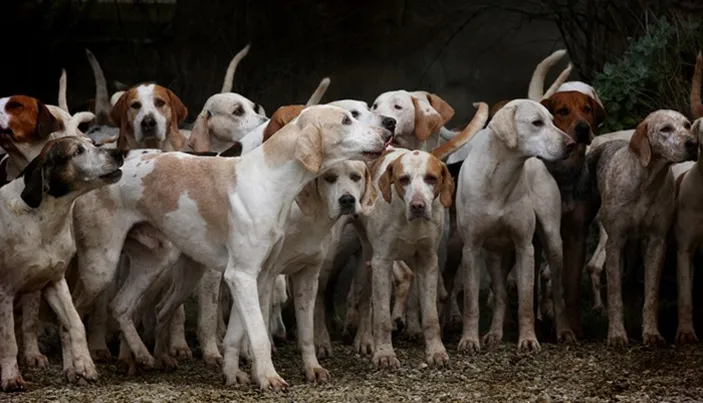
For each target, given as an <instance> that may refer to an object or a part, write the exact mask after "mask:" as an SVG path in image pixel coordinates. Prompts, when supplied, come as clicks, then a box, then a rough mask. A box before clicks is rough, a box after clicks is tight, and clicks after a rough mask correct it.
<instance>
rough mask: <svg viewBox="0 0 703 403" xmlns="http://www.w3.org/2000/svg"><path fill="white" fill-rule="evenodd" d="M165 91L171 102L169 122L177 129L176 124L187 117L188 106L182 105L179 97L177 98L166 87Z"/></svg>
mask: <svg viewBox="0 0 703 403" xmlns="http://www.w3.org/2000/svg"><path fill="white" fill-rule="evenodd" d="M166 93H167V94H168V98H169V101H170V103H171V123H172V124H173V126H174V128H175V129H176V130H178V124H179V123H181V122H183V121H184V120H185V118H187V117H188V108H186V106H185V105H183V102H182V101H181V99H180V98H178V96H176V94H174V93H173V91H171V90H169V89H168V88H166Z"/></svg>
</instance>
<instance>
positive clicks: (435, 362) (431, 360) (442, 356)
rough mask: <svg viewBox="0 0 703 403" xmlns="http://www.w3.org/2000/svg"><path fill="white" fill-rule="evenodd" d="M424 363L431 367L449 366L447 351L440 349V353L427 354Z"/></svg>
mask: <svg viewBox="0 0 703 403" xmlns="http://www.w3.org/2000/svg"><path fill="white" fill-rule="evenodd" d="M425 358H426V361H427V365H430V366H433V367H438V368H441V367H445V366H447V364H449V355H448V354H447V351H446V350H444V349H442V350H440V351H435V352H431V353H428V354H427V357H425Z"/></svg>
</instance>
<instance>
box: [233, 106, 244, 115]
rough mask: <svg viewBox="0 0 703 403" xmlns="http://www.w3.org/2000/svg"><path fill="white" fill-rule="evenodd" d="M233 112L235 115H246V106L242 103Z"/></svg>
mask: <svg viewBox="0 0 703 403" xmlns="http://www.w3.org/2000/svg"><path fill="white" fill-rule="evenodd" d="M232 114H233V115H235V116H242V115H244V108H242V105H239V106H238V107H237V108H236V109H235V110H234V111H232Z"/></svg>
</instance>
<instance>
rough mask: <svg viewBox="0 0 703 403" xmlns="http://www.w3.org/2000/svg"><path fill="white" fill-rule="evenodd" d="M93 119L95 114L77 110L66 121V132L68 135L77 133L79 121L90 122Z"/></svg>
mask: <svg viewBox="0 0 703 403" xmlns="http://www.w3.org/2000/svg"><path fill="white" fill-rule="evenodd" d="M93 119H95V115H93V113H91V112H78V113H76V114H75V115H73V116H71V120H69V121H68V123H66V131H65V132H66V134H67V135H69V136H76V135H77V134H78V125H80V124H81V123H86V122H90V121H91V120H93Z"/></svg>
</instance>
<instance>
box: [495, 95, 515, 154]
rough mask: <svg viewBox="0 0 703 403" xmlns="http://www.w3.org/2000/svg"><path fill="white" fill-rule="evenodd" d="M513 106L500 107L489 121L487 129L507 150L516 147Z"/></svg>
mask: <svg viewBox="0 0 703 403" xmlns="http://www.w3.org/2000/svg"><path fill="white" fill-rule="evenodd" d="M516 110H517V107H516V106H515V105H510V106H504V107H502V108H501V109H500V110H499V111H498V112H497V113H496V114H495V116H493V119H491V122H490V123H489V124H488V128H489V129H491V131H492V132H493V133H494V134H495V135H496V136H498V138H499V139H501V140H502V141H503V142H504V143H505V145H507V146H508V148H510V149H513V148H515V147H517V129H516V128H515V111H516Z"/></svg>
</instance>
